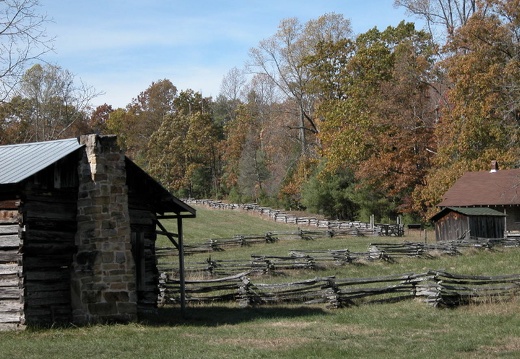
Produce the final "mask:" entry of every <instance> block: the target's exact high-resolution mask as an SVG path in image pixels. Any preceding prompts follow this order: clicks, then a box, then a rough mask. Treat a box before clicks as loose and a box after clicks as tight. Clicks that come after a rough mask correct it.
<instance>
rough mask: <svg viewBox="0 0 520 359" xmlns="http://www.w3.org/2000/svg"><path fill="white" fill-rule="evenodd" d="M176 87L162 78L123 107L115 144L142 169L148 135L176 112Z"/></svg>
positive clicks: (144, 162)
mask: <svg viewBox="0 0 520 359" xmlns="http://www.w3.org/2000/svg"><path fill="white" fill-rule="evenodd" d="M176 96H177V88H176V87H175V86H174V85H173V84H172V82H171V81H170V80H167V79H164V80H160V81H157V82H152V84H151V85H150V86H149V87H148V88H147V89H146V90H145V91H143V92H141V93H140V94H139V95H138V96H137V98H134V99H133V100H132V102H131V103H130V104H129V105H128V106H127V107H126V113H125V115H124V117H123V118H122V121H121V122H120V123H119V124H118V131H119V132H118V133H117V134H118V135H119V137H118V142H119V145H120V146H121V147H122V148H123V149H125V150H126V152H127V155H128V156H129V157H131V158H132V159H133V160H134V161H136V162H137V163H138V164H139V165H141V166H143V167H144V168H146V167H147V163H146V160H145V156H146V154H145V152H146V147H147V144H148V141H149V139H150V136H152V134H153V133H154V132H155V131H157V129H159V127H160V126H161V124H162V122H163V120H164V119H165V118H166V117H168V116H170V115H172V114H174V113H175V104H174V102H175V98H176Z"/></svg>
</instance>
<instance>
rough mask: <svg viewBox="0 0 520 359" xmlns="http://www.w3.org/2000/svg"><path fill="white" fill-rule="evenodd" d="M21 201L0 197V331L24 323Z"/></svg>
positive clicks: (14, 327)
mask: <svg viewBox="0 0 520 359" xmlns="http://www.w3.org/2000/svg"><path fill="white" fill-rule="evenodd" d="M18 202H19V201H18V200H0V331H1V330H10V329H18V328H22V327H23V326H24V323H25V319H24V310H23V277H22V256H21V253H20V249H21V246H22V242H21V239H20V235H19V233H20V226H19V224H18V222H19V221H18V219H19V215H18V208H17V207H18Z"/></svg>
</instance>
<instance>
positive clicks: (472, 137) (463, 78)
mask: <svg viewBox="0 0 520 359" xmlns="http://www.w3.org/2000/svg"><path fill="white" fill-rule="evenodd" d="M485 4H486V8H485V10H479V11H477V12H476V13H475V14H474V15H473V16H472V17H471V18H470V19H469V20H468V21H467V23H466V24H465V25H464V26H462V27H460V28H459V29H457V30H456V31H455V32H454V34H453V36H452V38H451V39H450V42H449V43H448V44H447V47H446V50H447V51H448V52H449V53H450V54H451V55H450V56H449V57H448V58H446V59H445V61H444V62H443V63H442V66H443V67H444V69H445V71H446V73H447V76H448V78H449V80H450V87H449V89H448V91H447V106H445V107H443V108H442V111H441V114H442V116H441V118H440V120H439V122H438V124H437V126H436V130H435V138H436V153H437V155H436V156H435V161H434V167H433V168H432V171H431V172H430V173H429V175H428V177H427V181H426V184H425V186H424V187H422V188H419V189H418V191H417V193H416V202H417V206H418V207H419V206H420V208H422V209H423V210H425V211H426V210H427V209H428V208H431V206H434V205H436V204H437V203H438V202H439V201H440V199H441V196H442V194H443V193H444V192H445V191H446V190H447V189H448V188H449V186H451V185H452V184H453V183H454V181H455V180H456V179H457V178H458V177H460V176H461V175H462V174H463V173H464V172H465V171H475V170H482V169H487V168H488V167H489V163H490V162H491V160H498V161H499V163H501V166H502V167H503V168H508V167H516V166H519V165H520V161H519V160H518V159H519V158H520V147H519V146H518V143H520V105H519V104H520V85H519V84H520V66H519V58H520V45H519V44H520V42H519V39H520V17H519V16H520V15H519V12H518V9H519V8H520V1H519V0H509V1H506V0H490V1H487V2H486V3H485ZM429 214H432V211H430V212H429Z"/></svg>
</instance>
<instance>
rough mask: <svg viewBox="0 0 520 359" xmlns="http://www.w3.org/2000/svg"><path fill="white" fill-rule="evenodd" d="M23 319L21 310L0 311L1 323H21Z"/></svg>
mask: <svg viewBox="0 0 520 359" xmlns="http://www.w3.org/2000/svg"><path fill="white" fill-rule="evenodd" d="M21 319H22V313H20V312H1V311H0V324H6V323H20V321H21Z"/></svg>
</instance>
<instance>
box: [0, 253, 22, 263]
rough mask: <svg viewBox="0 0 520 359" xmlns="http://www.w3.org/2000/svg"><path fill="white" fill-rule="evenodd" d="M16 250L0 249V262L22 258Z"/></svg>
mask: <svg viewBox="0 0 520 359" xmlns="http://www.w3.org/2000/svg"><path fill="white" fill-rule="evenodd" d="M17 252H18V251H17V250H13V251H0V263H17V262H18V260H19V259H21V258H22V255H21V254H20V253H17Z"/></svg>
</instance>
